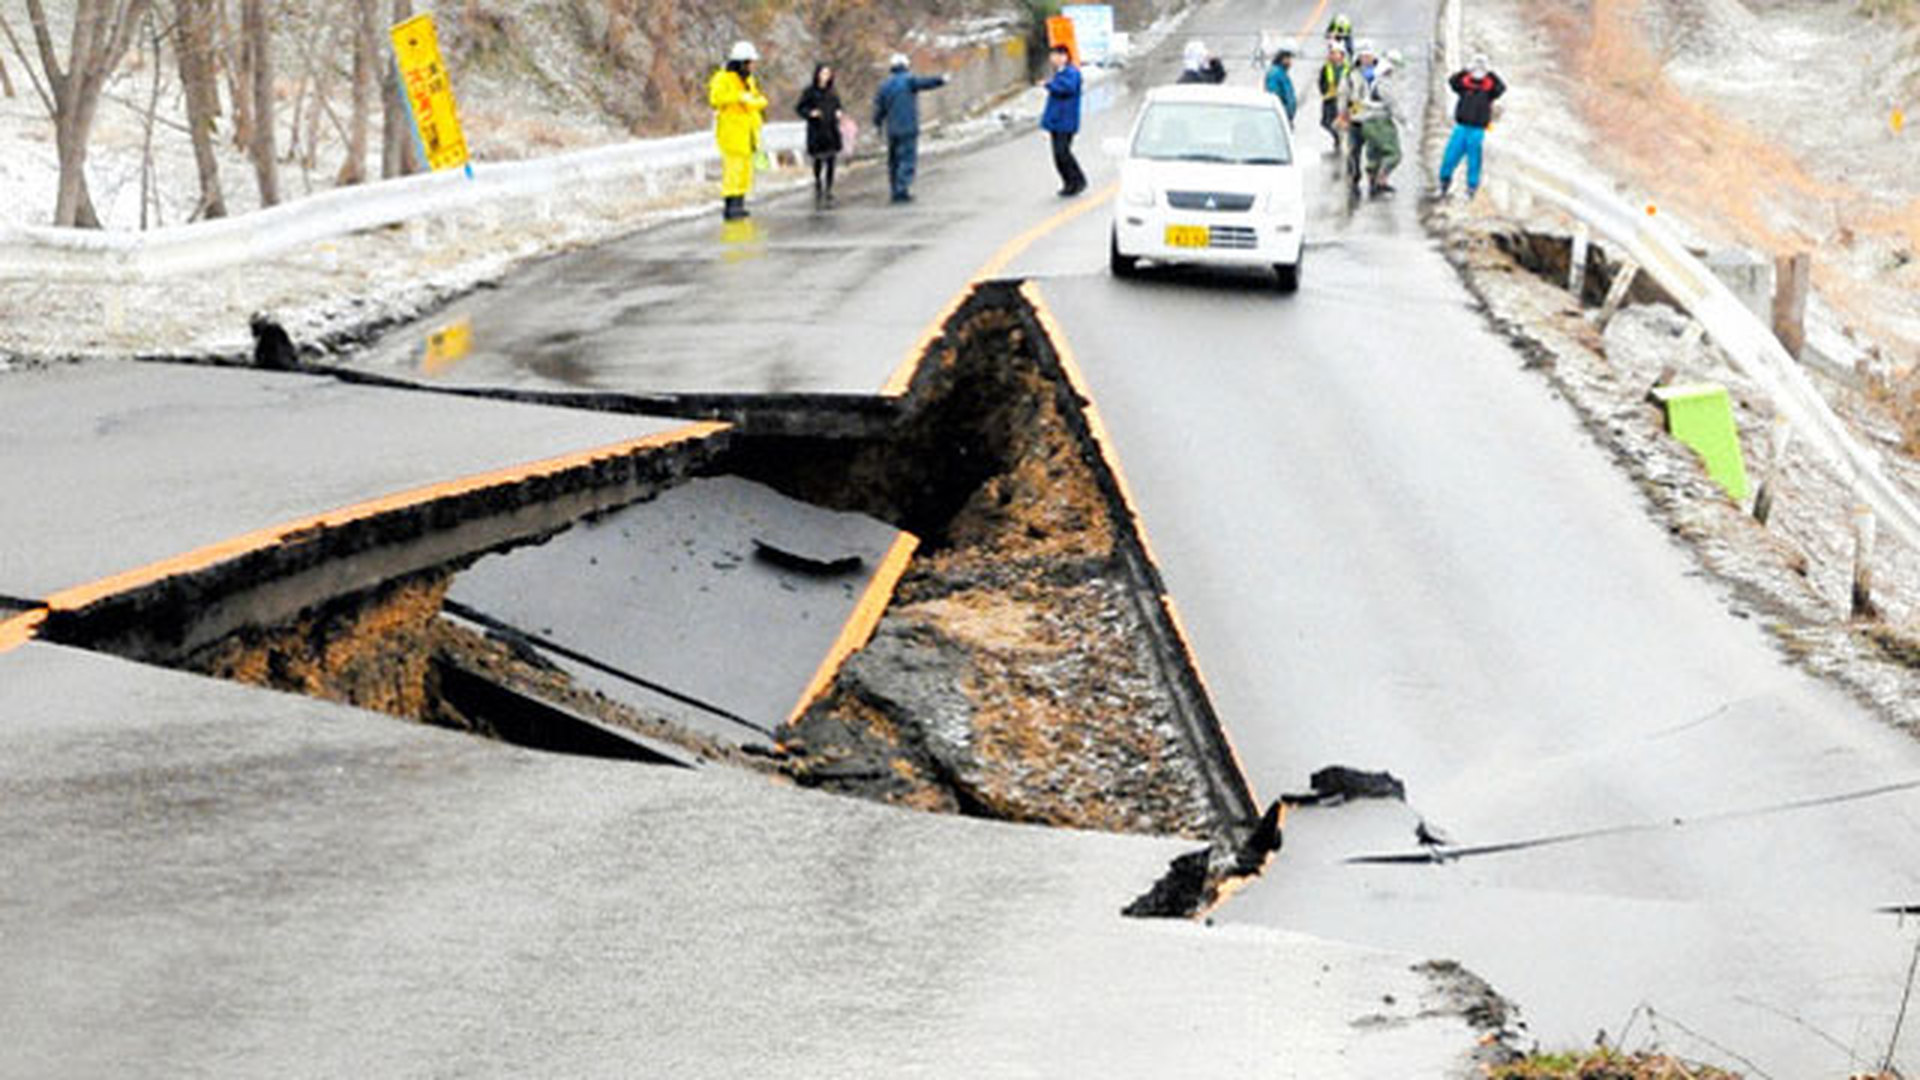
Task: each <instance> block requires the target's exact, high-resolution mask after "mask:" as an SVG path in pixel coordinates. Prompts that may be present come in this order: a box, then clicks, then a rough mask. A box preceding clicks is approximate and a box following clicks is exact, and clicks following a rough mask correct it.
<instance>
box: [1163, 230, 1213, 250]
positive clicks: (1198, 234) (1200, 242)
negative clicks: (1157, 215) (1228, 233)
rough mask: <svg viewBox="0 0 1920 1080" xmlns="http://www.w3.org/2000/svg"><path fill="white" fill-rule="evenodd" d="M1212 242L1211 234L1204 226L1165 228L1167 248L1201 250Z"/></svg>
mask: <svg viewBox="0 0 1920 1080" xmlns="http://www.w3.org/2000/svg"><path fill="white" fill-rule="evenodd" d="M1212 241H1213V233H1212V231H1211V230H1210V229H1208V228H1207V227H1206V226H1205V225H1169V226H1167V246H1168V247H1177V248H1203V247H1206V246H1207V245H1208V244H1209V243H1211V242H1212Z"/></svg>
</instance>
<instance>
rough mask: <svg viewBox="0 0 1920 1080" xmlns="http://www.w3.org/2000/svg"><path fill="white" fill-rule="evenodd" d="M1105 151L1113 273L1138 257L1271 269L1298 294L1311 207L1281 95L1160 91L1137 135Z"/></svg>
mask: <svg viewBox="0 0 1920 1080" xmlns="http://www.w3.org/2000/svg"><path fill="white" fill-rule="evenodd" d="M1105 149H1106V151H1107V152H1108V153H1109V154H1111V155H1112V156H1114V157H1116V158H1119V159H1120V195H1119V198H1118V199H1116V200H1115V201H1114V205H1113V233H1112V241H1111V253H1110V257H1109V265H1110V267H1111V269H1112V270H1113V273H1114V275H1115V276H1117V277H1129V276H1131V275H1133V274H1134V273H1135V272H1136V271H1137V269H1138V267H1139V264H1140V261H1141V260H1142V259H1149V260H1152V261H1154V262H1159V263H1195V264H1203V265H1209V266H1244V267H1254V266H1270V267H1272V268H1273V270H1274V272H1275V273H1276V274H1277V275H1279V280H1280V291H1281V292H1289V293H1290V292H1294V291H1295V290H1297V289H1299V287H1300V258H1301V250H1302V245H1303V244H1304V242H1305V239H1306V222H1307V208H1306V199H1305V197H1304V195H1303V193H1302V190H1301V181H1300V170H1299V167H1298V166H1297V165H1296V164H1295V162H1294V152H1293V129H1292V127H1291V126H1290V125H1289V124H1288V123H1287V114H1286V113H1285V111H1283V110H1282V109H1281V107H1280V101H1279V99H1278V98H1276V97H1273V96H1272V95H1270V94H1267V93H1265V92H1263V91H1260V90H1254V89H1249V88H1243V87H1227V86H1202V85H1186V86H1165V87H1161V88H1159V89H1157V90H1154V91H1152V92H1151V93H1149V94H1148V95H1147V100H1146V103H1145V104H1144V105H1142V106H1141V107H1140V115H1139V116H1138V117H1137V118H1135V120H1134V123H1133V134H1132V135H1131V136H1130V137H1129V138H1126V139H1109V140H1107V142H1106V144H1105Z"/></svg>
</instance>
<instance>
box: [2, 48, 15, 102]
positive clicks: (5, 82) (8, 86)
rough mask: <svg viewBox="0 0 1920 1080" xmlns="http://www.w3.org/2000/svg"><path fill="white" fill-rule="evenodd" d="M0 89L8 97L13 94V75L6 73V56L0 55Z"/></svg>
mask: <svg viewBox="0 0 1920 1080" xmlns="http://www.w3.org/2000/svg"><path fill="white" fill-rule="evenodd" d="M0 91H5V92H6V95H7V96H8V97H12V96H13V77H12V76H10V75H8V74H7V58H6V57H4V56H0Z"/></svg>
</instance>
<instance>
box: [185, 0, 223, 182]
mask: <svg viewBox="0 0 1920 1080" xmlns="http://www.w3.org/2000/svg"><path fill="white" fill-rule="evenodd" d="M174 6H175V15H176V17H177V21H176V23H175V25H174V48H173V51H174V54H175V58H176V59H177V60H178V61H179V64H180V86H181V88H182V89H183V91H184V92H185V96H186V99H187V128H188V130H189V131H190V132H191V134H192V136H193V164H194V167H195V168H196V169H198V170H199V173H200V209H199V210H198V211H196V212H195V214H194V216H195V217H196V218H217V217H226V216H227V196H226V192H225V191H224V190H223V189H222V188H221V186H220V158H219V156H218V155H217V154H215V153H214V149H213V131H214V124H215V123H216V117H218V116H219V114H220V88H219V85H218V84H217V83H216V82H215V74H214V63H213V0H174Z"/></svg>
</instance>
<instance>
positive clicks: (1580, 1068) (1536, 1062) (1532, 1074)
mask: <svg viewBox="0 0 1920 1080" xmlns="http://www.w3.org/2000/svg"><path fill="white" fill-rule="evenodd" d="M1488 1076H1489V1077H1490V1078H1491V1080H1738V1077H1739V1074H1737V1073H1730V1072H1724V1071H1722V1070H1720V1069H1715V1068H1712V1067H1710V1066H1706V1065H1696V1064H1694V1063H1692V1062H1687V1061H1682V1060H1680V1059H1679V1058H1675V1057H1668V1056H1666V1055H1665V1054H1623V1053H1620V1052H1618V1051H1614V1050H1594V1051H1591V1052H1589V1053H1584V1054H1535V1055H1533V1056H1531V1057H1528V1058H1526V1059H1524V1060H1521V1061H1519V1062H1516V1063H1514V1064H1512V1065H1502V1066H1499V1067H1497V1068H1495V1069H1493V1070H1491V1071H1490V1072H1489V1073H1488Z"/></svg>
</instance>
